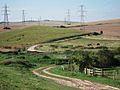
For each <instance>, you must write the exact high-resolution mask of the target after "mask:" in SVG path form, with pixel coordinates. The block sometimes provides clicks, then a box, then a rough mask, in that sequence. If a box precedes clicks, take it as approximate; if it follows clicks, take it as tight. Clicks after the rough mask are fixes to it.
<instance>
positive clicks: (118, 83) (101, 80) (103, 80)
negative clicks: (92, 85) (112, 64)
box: [51, 67, 120, 88]
mask: <svg viewBox="0 0 120 90" xmlns="http://www.w3.org/2000/svg"><path fill="white" fill-rule="evenodd" d="M51 72H52V73H55V74H58V75H63V76H67V77H73V78H79V79H82V80H89V81H92V82H98V83H102V84H106V85H111V86H114V87H118V88H120V80H112V79H108V78H102V77H92V76H87V75H85V74H83V73H80V72H72V71H64V70H62V69H61V68H60V67H57V68H53V69H52V70H51Z"/></svg>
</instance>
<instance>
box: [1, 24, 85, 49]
mask: <svg viewBox="0 0 120 90" xmlns="http://www.w3.org/2000/svg"><path fill="white" fill-rule="evenodd" d="M80 33H83V32H82V31H80V30H70V29H61V28H52V27H44V26H41V27H40V26H32V27H29V28H25V29H22V30H15V31H11V32H4V33H0V47H3V46H12V47H21V46H30V45H32V44H36V43H41V42H44V41H47V40H51V39H55V38H60V37H65V36H70V35H76V34H80Z"/></svg>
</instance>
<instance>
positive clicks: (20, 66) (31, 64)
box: [0, 53, 77, 90]
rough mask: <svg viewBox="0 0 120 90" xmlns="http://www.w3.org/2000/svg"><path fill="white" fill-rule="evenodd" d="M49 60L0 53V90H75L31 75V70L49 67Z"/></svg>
mask: <svg viewBox="0 0 120 90" xmlns="http://www.w3.org/2000/svg"><path fill="white" fill-rule="evenodd" d="M51 60H52V59H45V58H44V55H39V54H22V55H21V54H19V55H14V54H1V53H0V90H77V89H74V88H70V87H66V86H62V85H59V84H57V83H55V82H53V81H51V80H49V79H44V78H40V77H37V76H35V75H33V74H32V72H31V71H32V70H33V69H35V68H37V67H40V66H46V65H50V64H49V61H51ZM10 61H12V63H11V64H8V62H10ZM21 61H22V63H20V62H21ZM5 62H7V63H6V64H5ZM13 62H14V63H13Z"/></svg>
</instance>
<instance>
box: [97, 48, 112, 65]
mask: <svg viewBox="0 0 120 90" xmlns="http://www.w3.org/2000/svg"><path fill="white" fill-rule="evenodd" d="M97 54H98V60H99V65H98V66H99V67H110V66H112V65H113V63H114V54H113V52H112V51H110V50H108V49H103V50H100V51H98V53H97Z"/></svg>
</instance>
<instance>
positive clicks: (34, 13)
mask: <svg viewBox="0 0 120 90" xmlns="http://www.w3.org/2000/svg"><path fill="white" fill-rule="evenodd" d="M5 4H7V6H8V10H9V21H22V10H25V17H26V20H31V19H34V20H38V19H39V18H40V17H41V19H42V20H44V19H50V20H61V21H63V20H64V18H66V17H67V10H68V9H69V10H70V16H71V21H80V5H84V6H85V8H84V10H85V17H84V19H85V21H86V22H87V21H99V20H110V19H118V18H120V12H119V11H120V0H0V21H3V20H4V18H3V13H4V8H3V7H4V6H5Z"/></svg>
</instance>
